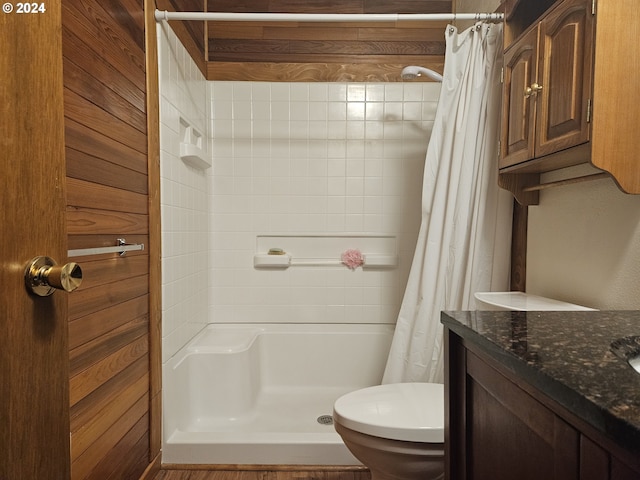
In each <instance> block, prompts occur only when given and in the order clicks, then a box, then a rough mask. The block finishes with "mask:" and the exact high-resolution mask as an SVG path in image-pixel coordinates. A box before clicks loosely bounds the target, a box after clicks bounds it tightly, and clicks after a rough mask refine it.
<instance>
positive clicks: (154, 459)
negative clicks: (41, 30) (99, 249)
mask: <svg viewBox="0 0 640 480" xmlns="http://www.w3.org/2000/svg"><path fill="white" fill-rule="evenodd" d="M144 10H145V19H144V21H145V26H146V28H145V34H146V52H147V53H146V54H147V133H148V137H147V142H148V184H149V187H148V196H149V282H150V284H151V285H153V286H155V287H156V288H151V289H150V291H149V352H150V356H151V359H150V360H151V361H150V364H149V370H150V372H149V373H150V382H151V385H150V389H149V390H150V396H151V402H150V405H149V423H150V434H149V462H150V465H149V467H148V468H147V471H146V472H145V478H151V476H152V475H153V474H155V473H156V472H157V471H158V469H159V468H160V463H161V449H162V428H161V426H162V352H161V349H160V346H161V344H162V296H161V293H160V292H161V291H160V284H161V280H162V278H161V276H162V272H161V259H162V251H161V231H162V228H161V223H160V220H161V214H160V89H159V82H158V44H157V31H156V20H155V18H154V15H153V14H154V10H155V2H154V0H144Z"/></svg>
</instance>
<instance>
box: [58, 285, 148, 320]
mask: <svg viewBox="0 0 640 480" xmlns="http://www.w3.org/2000/svg"><path fill="white" fill-rule="evenodd" d="M73 293H74V294H73V296H72V297H70V298H69V319H70V320H74V319H76V318H80V317H83V316H85V315H90V314H92V313H95V312H99V311H100V310H103V309H105V308H106V307H107V305H105V301H106V302H108V305H117V304H119V303H122V302H126V301H128V300H131V299H133V298H137V297H141V296H143V295H147V294H148V293H149V278H148V277H147V276H146V275H145V276H142V277H133V278H127V279H126V280H122V281H120V282H116V283H109V284H107V285H105V286H103V287H102V288H91V289H89V290H80V291H75V292H73Z"/></svg>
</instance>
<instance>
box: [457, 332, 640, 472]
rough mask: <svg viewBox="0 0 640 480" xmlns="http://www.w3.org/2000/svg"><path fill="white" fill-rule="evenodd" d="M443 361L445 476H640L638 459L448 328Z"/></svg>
mask: <svg viewBox="0 0 640 480" xmlns="http://www.w3.org/2000/svg"><path fill="white" fill-rule="evenodd" d="M445 358H446V364H447V366H446V367H445V384H446V388H445V391H446V392H447V393H446V395H447V398H445V408H446V412H445V455H446V473H445V478H447V479H448V480H514V479H518V480H541V479H545V480H554V479H555V480H631V479H636V480H637V479H640V467H638V462H640V460H639V459H635V460H634V458H633V457H631V456H630V454H629V453H628V452H626V451H624V450H623V449H621V448H619V447H618V446H617V445H616V444H615V442H612V441H611V440H610V439H607V438H604V437H603V436H602V435H600V434H599V433H598V432H596V431H594V430H593V428H591V427H589V426H588V425H587V424H585V423H584V422H582V421H580V420H579V419H577V418H575V417H574V416H573V415H572V413H571V412H570V411H568V410H566V409H564V408H563V407H561V406H560V405H558V404H556V403H555V402H554V401H553V400H551V399H550V398H549V397H547V396H546V395H544V394H543V393H541V392H539V391H537V390H536V389H535V388H533V387H531V386H530V385H529V384H528V383H526V382H525V381H523V380H522V379H521V378H518V377H517V376H516V375H514V374H513V373H512V372H511V371H510V370H509V369H507V368H505V367H503V366H502V365H501V364H500V363H499V362H498V361H497V360H496V359H495V358H494V357H492V356H489V355H487V354H485V353H484V352H483V351H482V349H480V348H478V347H477V346H476V345H475V344H473V343H469V342H468V341H466V340H463V339H462V338H460V337H459V336H458V335H456V334H455V333H453V332H452V331H450V330H449V329H447V328H445ZM629 465H634V467H633V468H632V467H631V466H629Z"/></svg>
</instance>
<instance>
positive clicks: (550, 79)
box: [535, 0, 593, 157]
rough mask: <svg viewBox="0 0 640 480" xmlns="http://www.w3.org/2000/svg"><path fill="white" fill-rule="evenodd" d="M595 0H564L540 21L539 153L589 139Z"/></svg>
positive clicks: (537, 129)
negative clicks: (593, 3)
mask: <svg viewBox="0 0 640 480" xmlns="http://www.w3.org/2000/svg"><path fill="white" fill-rule="evenodd" d="M592 37H593V15H592V13H591V2H586V1H585V0H571V1H569V2H564V3H563V4H562V5H561V6H560V7H559V8H557V9H555V10H554V11H553V12H551V13H550V14H549V15H548V16H547V17H546V18H545V19H544V20H543V21H542V22H541V23H540V47H539V52H538V83H539V84H540V85H541V86H542V90H541V91H540V93H539V94H538V95H537V97H538V98H537V99H536V102H537V104H538V113H537V126H536V152H535V154H536V157H540V156H543V155H547V154H550V153H555V152H558V151H560V150H563V149H565V148H569V147H573V146H575V145H579V144H581V143H585V142H587V141H589V124H588V121H589V119H588V105H589V101H590V98H591V90H592V86H591V83H592V63H593V60H592V59H593V50H592V43H593V40H592Z"/></svg>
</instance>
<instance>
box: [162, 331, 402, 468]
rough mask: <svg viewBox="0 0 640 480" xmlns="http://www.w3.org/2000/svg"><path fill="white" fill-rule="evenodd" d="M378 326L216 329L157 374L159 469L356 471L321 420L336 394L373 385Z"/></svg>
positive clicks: (384, 346) (387, 339) (380, 350)
mask: <svg viewBox="0 0 640 480" xmlns="http://www.w3.org/2000/svg"><path fill="white" fill-rule="evenodd" d="M392 336H393V326H392V325H381V324H364V325H363V324H353V325H345V324H234V325H231V324H215V325H209V326H208V327H206V328H205V329H204V330H203V331H202V332H201V333H200V334H198V336H196V338H194V339H193V340H192V341H191V342H190V343H189V344H188V345H187V346H186V347H184V348H183V349H182V350H181V351H180V352H179V353H178V354H177V355H176V356H175V357H174V358H172V359H171V360H169V361H168V362H167V364H166V365H165V368H164V379H163V392H164V408H163V412H164V413H163V415H164V424H163V426H164V433H163V437H164V441H163V454H162V457H163V462H164V463H170V464H290V465H359V464H360V462H358V460H356V459H355V458H354V457H353V456H352V455H351V453H350V452H349V451H348V450H347V448H346V447H345V445H344V443H343V442H342V440H341V438H340V436H339V435H338V434H337V433H336V432H335V429H334V427H333V425H332V424H331V423H327V422H328V421H330V418H331V417H330V416H331V412H332V408H333V403H334V402H335V400H336V399H337V398H339V397H340V396H341V395H343V394H345V393H347V392H350V391H353V390H358V389H360V388H364V387H367V386H371V385H377V384H379V383H380V381H381V379H382V374H383V371H384V365H385V362H386V359H387V354H388V351H389V347H390V344H391V338H392Z"/></svg>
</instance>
